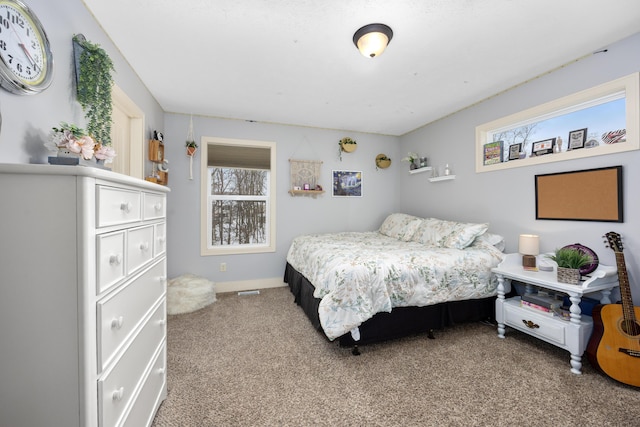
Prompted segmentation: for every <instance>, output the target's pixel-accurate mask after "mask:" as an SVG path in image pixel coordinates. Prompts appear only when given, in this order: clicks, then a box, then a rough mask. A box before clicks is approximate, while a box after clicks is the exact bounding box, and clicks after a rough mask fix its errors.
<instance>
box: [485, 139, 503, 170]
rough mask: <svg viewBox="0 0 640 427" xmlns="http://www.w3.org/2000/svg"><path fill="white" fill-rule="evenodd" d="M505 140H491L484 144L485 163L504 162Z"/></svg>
mask: <svg viewBox="0 0 640 427" xmlns="http://www.w3.org/2000/svg"><path fill="white" fill-rule="evenodd" d="M503 144H504V142H503V141H494V142H489V143H488V144H485V145H484V164H485V165H494V164H496V163H502V150H503Z"/></svg>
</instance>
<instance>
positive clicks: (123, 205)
mask: <svg viewBox="0 0 640 427" xmlns="http://www.w3.org/2000/svg"><path fill="white" fill-rule="evenodd" d="M131 208H133V206H132V205H131V202H123V203H120V210H121V211H124V212H126V213H129V212H131Z"/></svg>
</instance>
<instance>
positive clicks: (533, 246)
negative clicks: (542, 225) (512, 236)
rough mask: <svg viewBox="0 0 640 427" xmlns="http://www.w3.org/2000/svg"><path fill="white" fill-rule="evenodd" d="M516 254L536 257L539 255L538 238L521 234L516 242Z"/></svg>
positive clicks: (533, 235)
mask: <svg viewBox="0 0 640 427" xmlns="http://www.w3.org/2000/svg"><path fill="white" fill-rule="evenodd" d="M518 252H520V253H521V254H522V255H538V254H539V253H540V237H538V236H536V235H535V234H521V235H520V239H519V241H518Z"/></svg>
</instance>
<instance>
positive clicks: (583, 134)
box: [567, 128, 587, 150]
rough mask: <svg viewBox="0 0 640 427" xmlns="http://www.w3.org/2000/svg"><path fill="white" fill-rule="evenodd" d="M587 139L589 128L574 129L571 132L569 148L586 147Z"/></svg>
mask: <svg viewBox="0 0 640 427" xmlns="http://www.w3.org/2000/svg"><path fill="white" fill-rule="evenodd" d="M586 141H587V128H584V129H578V130H572V131H571V132H569V141H568V142H567V144H569V145H568V147H567V150H577V149H578V148H584V143H585V142H586Z"/></svg>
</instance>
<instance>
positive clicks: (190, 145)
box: [185, 141, 198, 157]
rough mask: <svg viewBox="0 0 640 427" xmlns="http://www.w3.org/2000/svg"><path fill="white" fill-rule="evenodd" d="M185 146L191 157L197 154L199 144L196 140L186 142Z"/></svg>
mask: <svg viewBox="0 0 640 427" xmlns="http://www.w3.org/2000/svg"><path fill="white" fill-rule="evenodd" d="M185 147H187V156H189V157H191V156H193V155H194V154H195V152H196V150H197V149H198V144H196V142H195V141H187V143H186V144H185Z"/></svg>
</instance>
